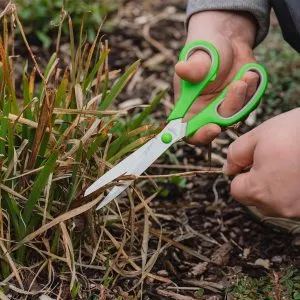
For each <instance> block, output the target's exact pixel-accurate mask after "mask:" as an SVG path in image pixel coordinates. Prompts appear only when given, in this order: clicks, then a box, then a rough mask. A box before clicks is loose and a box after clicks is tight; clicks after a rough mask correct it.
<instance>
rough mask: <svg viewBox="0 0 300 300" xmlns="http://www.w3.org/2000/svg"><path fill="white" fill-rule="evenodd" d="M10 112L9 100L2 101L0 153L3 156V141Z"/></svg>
mask: <svg viewBox="0 0 300 300" xmlns="http://www.w3.org/2000/svg"><path fill="white" fill-rule="evenodd" d="M9 113H10V101H6V102H4V107H3V112H2V115H1V118H0V124H1V126H0V154H1V155H3V156H5V153H6V152H5V141H6V139H7V137H6V136H7V130H8V122H9V121H8V115H9Z"/></svg>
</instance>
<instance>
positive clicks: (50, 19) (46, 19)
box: [15, 0, 118, 48]
mask: <svg viewBox="0 0 300 300" xmlns="http://www.w3.org/2000/svg"><path fill="white" fill-rule="evenodd" d="M15 2H16V4H17V5H18V8H19V14H20V18H21V19H22V23H23V24H24V27H25V28H26V31H27V33H30V36H31V40H32V35H33V36H35V37H36V38H37V39H39V40H40V41H41V42H42V44H43V46H44V47H45V48H48V47H49V46H50V45H51V44H52V38H53V37H55V35H56V32H57V27H58V26H59V23H60V19H61V18H62V17H63V16H64V13H66V12H67V13H68V14H69V15H70V16H71V17H72V20H73V26H74V30H75V31H79V29H80V26H81V23H82V18H84V19H85V24H86V26H87V28H88V30H87V32H86V34H87V39H88V41H90V42H92V41H93V40H94V38H95V36H96V32H97V27H99V26H100V24H101V23H102V22H103V20H104V17H105V16H106V15H107V14H108V13H110V12H112V11H114V10H115V9H116V8H117V4H118V0H104V1H103V0H96V1H89V0H81V1H72V0H51V1H50V0H15ZM61 11H62V13H60V12H61ZM106 26H107V27H109V23H106ZM62 30H63V33H64V34H67V32H68V26H67V25H64V26H63V27H62ZM76 36H77V35H76Z"/></svg>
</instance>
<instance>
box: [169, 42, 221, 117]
mask: <svg viewBox="0 0 300 300" xmlns="http://www.w3.org/2000/svg"><path fill="white" fill-rule="evenodd" d="M196 50H204V51H205V52H207V53H208V54H209V56H210V58H211V67H210V70H209V72H208V74H207V75H206V77H205V78H204V79H203V80H202V81H201V82H197V83H192V82H189V81H186V80H181V88H180V90H181V93H180V97H179V99H178V101H177V103H176V106H175V108H174V109H173V111H172V113H171V114H170V116H169V118H168V121H172V120H176V119H181V118H183V117H184V116H185V114H186V113H187V111H188V110H189V108H190V107H191V106H192V104H193V103H194V101H195V100H196V99H197V97H198V96H199V95H200V94H201V93H202V92H203V90H204V89H205V88H206V87H207V85H208V84H209V83H210V82H212V81H215V79H216V77H217V73H218V70H219V63H220V58H219V53H218V51H217V49H216V48H215V47H214V46H213V45H212V44H211V43H209V42H206V41H193V42H191V43H188V44H187V45H185V47H184V48H183V49H182V50H181V52H180V55H179V61H185V60H187V59H188V58H189V56H190V55H191V54H193V52H195V51H196ZM200 67H201V66H200Z"/></svg>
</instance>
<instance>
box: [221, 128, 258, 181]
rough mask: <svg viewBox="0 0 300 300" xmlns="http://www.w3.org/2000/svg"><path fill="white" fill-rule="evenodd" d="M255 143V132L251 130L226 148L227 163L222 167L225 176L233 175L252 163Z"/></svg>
mask: <svg viewBox="0 0 300 300" xmlns="http://www.w3.org/2000/svg"><path fill="white" fill-rule="evenodd" d="M256 143H257V138H256V132H255V130H252V131H250V132H248V133H246V134H244V135H242V136H241V137H239V138H238V139H237V140H235V141H234V142H233V143H231V145H230V146H229V148H228V153H227V162H226V163H225V165H224V166H223V172H224V173H225V174H226V175H235V174H238V173H240V172H241V171H242V170H243V169H244V168H246V167H249V166H251V165H252V163H253V155H254V151H255V147H256Z"/></svg>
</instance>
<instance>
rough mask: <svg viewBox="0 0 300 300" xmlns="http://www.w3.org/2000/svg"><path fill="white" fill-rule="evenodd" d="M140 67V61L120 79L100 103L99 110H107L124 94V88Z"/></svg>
mask: <svg viewBox="0 0 300 300" xmlns="http://www.w3.org/2000/svg"><path fill="white" fill-rule="evenodd" d="M139 65H140V61H139V60H138V61H136V62H135V63H133V64H132V65H131V66H130V67H129V68H128V69H127V70H126V72H125V73H124V74H123V75H122V76H121V77H120V78H119V80H118V81H117V82H116V83H115V85H114V86H113V87H112V88H111V90H110V92H109V93H108V94H107V95H106V97H105V99H104V100H103V101H102V102H101V103H100V105H99V109H100V110H106V109H107V108H108V107H109V106H110V105H111V104H112V102H113V101H114V100H115V99H116V98H117V97H118V95H119V94H120V93H121V92H122V90H123V88H124V87H125V86H126V84H127V82H128V81H129V80H130V79H131V77H132V76H133V74H134V73H135V72H136V71H137V69H138V67H139Z"/></svg>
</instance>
